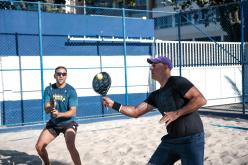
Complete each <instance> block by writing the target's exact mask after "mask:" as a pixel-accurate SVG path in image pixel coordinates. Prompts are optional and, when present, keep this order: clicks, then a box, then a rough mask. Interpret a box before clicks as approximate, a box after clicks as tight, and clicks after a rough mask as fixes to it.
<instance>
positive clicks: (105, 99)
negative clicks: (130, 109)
mask: <svg viewBox="0 0 248 165" xmlns="http://www.w3.org/2000/svg"><path fill="white" fill-rule="evenodd" d="M102 101H103V105H105V106H107V107H110V108H112V107H113V105H114V101H113V100H111V99H110V98H109V97H103V98H102Z"/></svg>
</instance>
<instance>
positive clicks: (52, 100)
mask: <svg viewBox="0 0 248 165" xmlns="http://www.w3.org/2000/svg"><path fill="white" fill-rule="evenodd" d="M49 88H50V93H51V99H50V105H51V107H52V109H55V107H56V100H55V97H54V93H53V87H52V83H49Z"/></svg>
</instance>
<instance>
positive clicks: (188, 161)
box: [103, 56, 206, 165]
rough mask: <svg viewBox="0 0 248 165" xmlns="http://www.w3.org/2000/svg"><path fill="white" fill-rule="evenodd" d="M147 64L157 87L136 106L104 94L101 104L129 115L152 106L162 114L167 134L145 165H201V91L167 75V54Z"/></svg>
mask: <svg viewBox="0 0 248 165" xmlns="http://www.w3.org/2000/svg"><path fill="white" fill-rule="evenodd" d="M147 62H148V63H149V64H151V68H150V70H151V74H152V78H153V79H154V80H156V81H158V82H159V84H160V89H158V90H155V91H153V92H152V93H151V94H150V95H149V96H148V97H147V98H146V99H145V101H143V102H141V103H140V104H138V105H137V106H124V105H121V104H120V103H118V102H115V101H113V100H111V99H110V98H108V97H104V98H103V104H104V105H106V106H108V107H111V108H113V109H115V110H117V111H119V112H121V113H123V114H125V115H127V116H129V117H135V118H137V117H139V116H141V115H143V114H145V113H147V112H149V111H151V110H153V109H154V108H157V109H158V110H159V112H160V113H161V114H162V115H163V117H162V118H161V119H160V123H164V124H165V125H166V128H167V133H168V134H167V135H165V136H164V137H163V138H162V139H161V143H160V145H159V146H158V147H157V149H156V151H155V152H154V154H153V155H152V157H151V159H150V160H149V162H148V164H149V165H173V164H174V163H175V162H176V161H177V160H181V162H182V165H203V162H204V130H203V124H202V121H201V119H200V116H199V114H198V112H197V110H198V109H199V108H200V107H201V106H203V105H205V104H206V99H205V98H204V97H203V95H202V94H201V92H200V91H199V90H198V89H197V88H196V87H195V86H194V85H193V84H192V83H191V82H190V81H189V80H187V79H186V78H183V77H179V76H171V69H172V67H173V66H172V63H171V61H170V59H168V58H167V57H162V56H160V57H157V58H150V59H147Z"/></svg>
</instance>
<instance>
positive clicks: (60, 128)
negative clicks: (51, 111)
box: [46, 121, 78, 136]
mask: <svg viewBox="0 0 248 165" xmlns="http://www.w3.org/2000/svg"><path fill="white" fill-rule="evenodd" d="M77 127H78V123H77V122H75V121H72V122H69V123H65V124H62V125H56V124H54V123H53V122H52V121H48V122H47V124H46V129H48V131H49V132H50V133H51V134H53V135H54V136H58V135H59V134H60V133H61V132H62V133H63V134H65V131H66V130H67V129H69V128H72V129H74V130H75V132H77Z"/></svg>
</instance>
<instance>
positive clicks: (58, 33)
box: [0, 10, 154, 56]
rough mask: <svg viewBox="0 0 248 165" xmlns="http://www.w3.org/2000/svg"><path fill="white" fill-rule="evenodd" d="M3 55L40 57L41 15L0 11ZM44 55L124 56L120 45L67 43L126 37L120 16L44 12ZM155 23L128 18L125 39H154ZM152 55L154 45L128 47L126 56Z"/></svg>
mask: <svg viewBox="0 0 248 165" xmlns="http://www.w3.org/2000/svg"><path fill="white" fill-rule="evenodd" d="M0 18H1V19H0V44H4V45H5V46H0V54H5V55H9V56H11V55H16V47H15V46H13V44H16V43H18V44H19V46H18V49H19V50H18V52H19V55H38V54H39V35H38V34H39V26H38V19H39V17H38V13H37V12H31V11H14V10H0ZM41 20H42V21H41V22H42V26H41V27H42V36H43V53H44V56H47V55H99V54H101V55H121V54H123V44H121V43H92V42H88V43H80V44H68V42H67V40H66V38H67V36H68V35H70V36H94V37H96V36H107V37H112V36H115V37H122V36H123V19H122V18H121V17H110V16H108V17H106V16H87V15H75V14H54V13H45V12H44V13H42V14H41ZM153 24H154V23H153V20H144V19H137V18H126V36H128V37H133V38H139V37H143V38H152V37H154V28H153ZM144 54H151V44H144V43H143V44H140V43H136V44H134V43H132V44H127V55H144Z"/></svg>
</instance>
